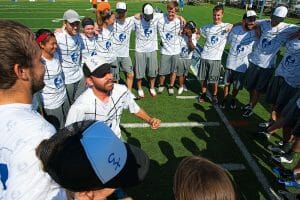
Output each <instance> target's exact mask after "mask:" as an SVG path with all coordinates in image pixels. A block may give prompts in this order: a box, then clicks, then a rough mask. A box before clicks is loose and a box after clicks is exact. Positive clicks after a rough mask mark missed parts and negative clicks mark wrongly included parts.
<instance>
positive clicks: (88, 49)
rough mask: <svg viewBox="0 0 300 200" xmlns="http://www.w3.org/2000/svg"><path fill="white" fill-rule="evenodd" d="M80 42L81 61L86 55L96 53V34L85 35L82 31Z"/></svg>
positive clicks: (83, 60) (89, 55)
mask: <svg viewBox="0 0 300 200" xmlns="http://www.w3.org/2000/svg"><path fill="white" fill-rule="evenodd" d="M80 36H81V43H82V63H84V62H85V60H86V59H87V58H88V57H91V56H95V55H97V51H96V36H93V37H87V36H86V35H85V34H84V33H81V34H80Z"/></svg>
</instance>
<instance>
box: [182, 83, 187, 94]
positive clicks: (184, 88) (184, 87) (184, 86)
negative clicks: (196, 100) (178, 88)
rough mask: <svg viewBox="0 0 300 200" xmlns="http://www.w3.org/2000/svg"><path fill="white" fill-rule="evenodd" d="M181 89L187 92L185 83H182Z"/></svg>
mask: <svg viewBox="0 0 300 200" xmlns="http://www.w3.org/2000/svg"><path fill="white" fill-rule="evenodd" d="M183 91H184V92H187V91H188V89H187V87H186V85H185V84H183Z"/></svg>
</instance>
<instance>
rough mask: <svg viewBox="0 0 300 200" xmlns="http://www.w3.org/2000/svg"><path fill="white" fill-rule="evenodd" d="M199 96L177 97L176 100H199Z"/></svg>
mask: <svg viewBox="0 0 300 200" xmlns="http://www.w3.org/2000/svg"><path fill="white" fill-rule="evenodd" d="M198 97H199V96H176V99H197V98H198Z"/></svg>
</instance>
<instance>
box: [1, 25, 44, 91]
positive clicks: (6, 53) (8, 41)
mask: <svg viewBox="0 0 300 200" xmlns="http://www.w3.org/2000/svg"><path fill="white" fill-rule="evenodd" d="M38 51H40V48H39V46H38V44H37V43H36V42H35V37H34V34H33V32H32V31H31V30H30V29H29V28H27V27H26V26H24V25H22V24H20V23H18V22H15V21H11V20H0V52H1V54H0V89H9V88H11V87H12V86H13V85H14V84H15V82H16V80H17V76H16V74H15V72H14V65H16V64H18V65H19V66H20V67H23V68H28V67H31V66H32V60H33V57H34V56H35V55H36V54H37V53H38Z"/></svg>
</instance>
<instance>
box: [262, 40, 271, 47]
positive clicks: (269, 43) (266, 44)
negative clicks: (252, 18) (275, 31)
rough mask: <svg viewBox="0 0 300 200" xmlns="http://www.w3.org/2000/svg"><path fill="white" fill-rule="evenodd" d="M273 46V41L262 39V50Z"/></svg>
mask: <svg viewBox="0 0 300 200" xmlns="http://www.w3.org/2000/svg"><path fill="white" fill-rule="evenodd" d="M271 44H272V41H271V40H268V39H267V38H264V39H262V41H261V46H262V48H264V49H265V48H268V46H271Z"/></svg>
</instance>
